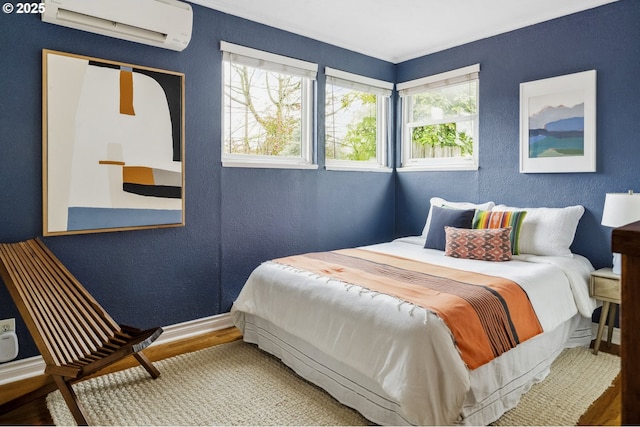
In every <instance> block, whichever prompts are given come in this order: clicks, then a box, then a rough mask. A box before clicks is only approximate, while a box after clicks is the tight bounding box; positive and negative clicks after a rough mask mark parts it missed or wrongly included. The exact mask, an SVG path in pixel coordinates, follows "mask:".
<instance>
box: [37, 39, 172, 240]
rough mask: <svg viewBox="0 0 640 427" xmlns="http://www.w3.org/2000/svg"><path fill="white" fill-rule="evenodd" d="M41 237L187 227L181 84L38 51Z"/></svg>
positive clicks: (168, 75) (166, 76) (153, 72)
mask: <svg viewBox="0 0 640 427" xmlns="http://www.w3.org/2000/svg"><path fill="white" fill-rule="evenodd" d="M42 59H43V61H42V66H43V85H42V97H43V103H42V110H43V111H42V116H43V126H42V132H43V135H42V136H43V138H42V139H43V144H42V148H43V153H42V163H43V177H42V181H43V234H44V235H45V236H49V235H59V234H79V233H96V232H105V231H122V230H132V229H143V228H157V227H177V226H183V225H184V218H185V215H184V182H185V179H184V87H185V86H184V74H183V73H178V72H173V71H165V70H159V69H155V68H149V67H142V66H137V65H131V64H125V63H121V62H115V61H108V60H104V59H98V58H91V57H87V56H81V55H74V54H70V53H63V52H56V51H52V50H47V49H44V50H43V51H42Z"/></svg>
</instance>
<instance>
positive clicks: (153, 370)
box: [133, 351, 160, 380]
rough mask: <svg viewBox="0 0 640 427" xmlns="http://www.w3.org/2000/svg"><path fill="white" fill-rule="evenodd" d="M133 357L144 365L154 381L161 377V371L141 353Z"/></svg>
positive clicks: (134, 354)
mask: <svg viewBox="0 0 640 427" xmlns="http://www.w3.org/2000/svg"><path fill="white" fill-rule="evenodd" d="M133 356H134V357H135V358H136V359H137V360H138V362H139V363H140V364H141V365H142V367H143V368H144V369H146V370H147V372H148V373H149V375H151V378H153V379H154V380H155V379H156V378H158V377H159V376H160V371H158V369H157V368H156V367H155V366H153V363H151V361H150V360H149V359H148V358H147V356H145V355H144V354H143V353H142V352H141V351H140V352H137V353H133Z"/></svg>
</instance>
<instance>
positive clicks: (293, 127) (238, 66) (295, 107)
mask: <svg viewBox="0 0 640 427" xmlns="http://www.w3.org/2000/svg"><path fill="white" fill-rule="evenodd" d="M220 49H221V50H222V52H223V79H224V80H223V82H224V83H223V88H224V95H223V99H224V101H223V104H224V105H223V110H224V116H223V120H224V123H223V126H222V128H223V143H222V146H223V149H222V163H223V166H245V167H287V168H288V167H294V168H305V167H314V166H313V165H312V154H313V150H312V142H313V102H314V99H313V93H314V82H315V79H316V74H317V69H318V66H317V65H316V64H312V63H309V62H305V61H301V60H298V59H293V58H288V57H285V56H280V55H275V54H272V53H267V52H263V51H259V50H255V49H250V48H247V47H244V46H238V45H234V44H231V43H227V42H224V41H223V42H221V43H220Z"/></svg>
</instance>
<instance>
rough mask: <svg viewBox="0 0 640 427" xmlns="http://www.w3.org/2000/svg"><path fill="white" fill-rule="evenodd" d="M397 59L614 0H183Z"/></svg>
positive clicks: (350, 47) (384, 57)
mask: <svg viewBox="0 0 640 427" xmlns="http://www.w3.org/2000/svg"><path fill="white" fill-rule="evenodd" d="M190 1H191V2H192V3H197V4H200V5H202V6H206V7H209V8H212V9H215V10H219V11H221V12H225V13H228V14H231V15H236V16H239V17H242V18H246V19H249V20H251V21H256V22H259V23H262V24H266V25H269V26H272V27H276V28H280V29H282V30H286V31H290V32H292V33H296V34H300V35H303V36H307V37H311V38H313V39H316V40H320V41H323V42H326V43H329V44H332V45H336V46H340V47H343V48H346V49H349V50H353V51H356V52H360V53H363V54H365V55H369V56H373V57H375V58H379V59H383V60H385V61H389V62H393V63H398V62H402V61H406V60H408V59H412V58H417V57H420V56H423V55H426V54H429V53H433V52H437V51H440V50H443V49H447V48H450V47H453V46H458V45H461V44H464V43H468V42H471V41H475V40H480V39H483V38H486V37H490V36H493V35H496V34H501V33H504V32H507V31H511V30H515V29H518V28H522V27H525V26H527V25H532V24H536V23H539V22H543V21H547V20H550V19H553V18H557V17H560V16H564V15H568V14H571V13H575V12H579V11H582V10H586V9H591V8H593V7H597V6H600V5H603V4H606V3H612V2H614V1H617V0H190Z"/></svg>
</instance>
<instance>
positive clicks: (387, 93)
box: [324, 67, 394, 172]
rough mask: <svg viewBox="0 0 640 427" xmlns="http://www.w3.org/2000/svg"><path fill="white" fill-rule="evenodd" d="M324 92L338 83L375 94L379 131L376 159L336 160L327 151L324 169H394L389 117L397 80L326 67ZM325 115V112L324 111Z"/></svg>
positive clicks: (377, 129) (377, 133) (377, 132)
mask: <svg viewBox="0 0 640 427" xmlns="http://www.w3.org/2000/svg"><path fill="white" fill-rule="evenodd" d="M324 73H325V76H326V79H325V96H326V93H327V87H328V86H329V85H330V84H331V85H336V86H339V87H342V88H345V89H352V90H357V91H361V92H366V93H373V94H375V95H376V135H377V141H376V144H377V150H376V161H375V162H373V161H358V160H335V159H328V158H327V157H326V154H325V169H326V170H338V171H385V172H387V171H391V170H392V169H391V168H390V167H389V166H388V158H389V156H388V150H389V149H388V145H389V144H388V142H389V120H390V114H389V111H390V103H391V95H392V93H393V88H394V84H393V83H392V82H387V81H384V80H378V79H374V78H371V77H366V76H362V75H360V74H354V73H349V72H347V71H342V70H338V69H336V68H331V67H325V69H324ZM325 117H326V114H325ZM327 127H328V126H327V122H326V120H325V141H324V143H325V153H326V131H327Z"/></svg>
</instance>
